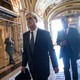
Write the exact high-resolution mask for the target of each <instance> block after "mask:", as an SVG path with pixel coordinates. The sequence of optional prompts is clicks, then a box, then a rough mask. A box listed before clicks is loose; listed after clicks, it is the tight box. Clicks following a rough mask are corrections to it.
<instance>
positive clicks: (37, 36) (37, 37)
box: [34, 29, 40, 50]
mask: <svg viewBox="0 0 80 80" xmlns="http://www.w3.org/2000/svg"><path fill="white" fill-rule="evenodd" d="M39 30H40V29H38V30H37V34H36V40H35V44H34V50H35V49H36V47H37V43H38V41H39Z"/></svg>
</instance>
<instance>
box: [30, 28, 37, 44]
mask: <svg viewBox="0 0 80 80" xmlns="http://www.w3.org/2000/svg"><path fill="white" fill-rule="evenodd" d="M37 30H38V28H36V29H35V30H34V31H31V30H30V40H31V32H33V35H34V43H35V41H36V35H37Z"/></svg>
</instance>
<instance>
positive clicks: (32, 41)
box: [31, 32, 34, 52]
mask: <svg viewBox="0 0 80 80" xmlns="http://www.w3.org/2000/svg"><path fill="white" fill-rule="evenodd" d="M33 49H34V35H33V32H31V51H32V52H33Z"/></svg>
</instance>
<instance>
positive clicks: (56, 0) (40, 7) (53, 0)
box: [35, 0, 80, 17]
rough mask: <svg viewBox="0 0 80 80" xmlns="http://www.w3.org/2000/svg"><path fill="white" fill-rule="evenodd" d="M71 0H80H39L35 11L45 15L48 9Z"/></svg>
mask: <svg viewBox="0 0 80 80" xmlns="http://www.w3.org/2000/svg"><path fill="white" fill-rule="evenodd" d="M71 1H80V0H37V3H36V6H35V12H36V13H38V14H39V15H40V16H42V17H43V15H44V13H45V10H46V9H47V11H48V12H49V11H50V9H52V8H53V7H55V6H57V5H60V4H62V3H66V2H71Z"/></svg>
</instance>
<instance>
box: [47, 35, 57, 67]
mask: <svg viewBox="0 0 80 80" xmlns="http://www.w3.org/2000/svg"><path fill="white" fill-rule="evenodd" d="M48 50H49V55H50V58H51V62H52V66H53V68H56V67H58V61H57V57H56V54H55V50H54V48H53V44H52V40H51V37H50V34H49V33H48Z"/></svg>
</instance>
